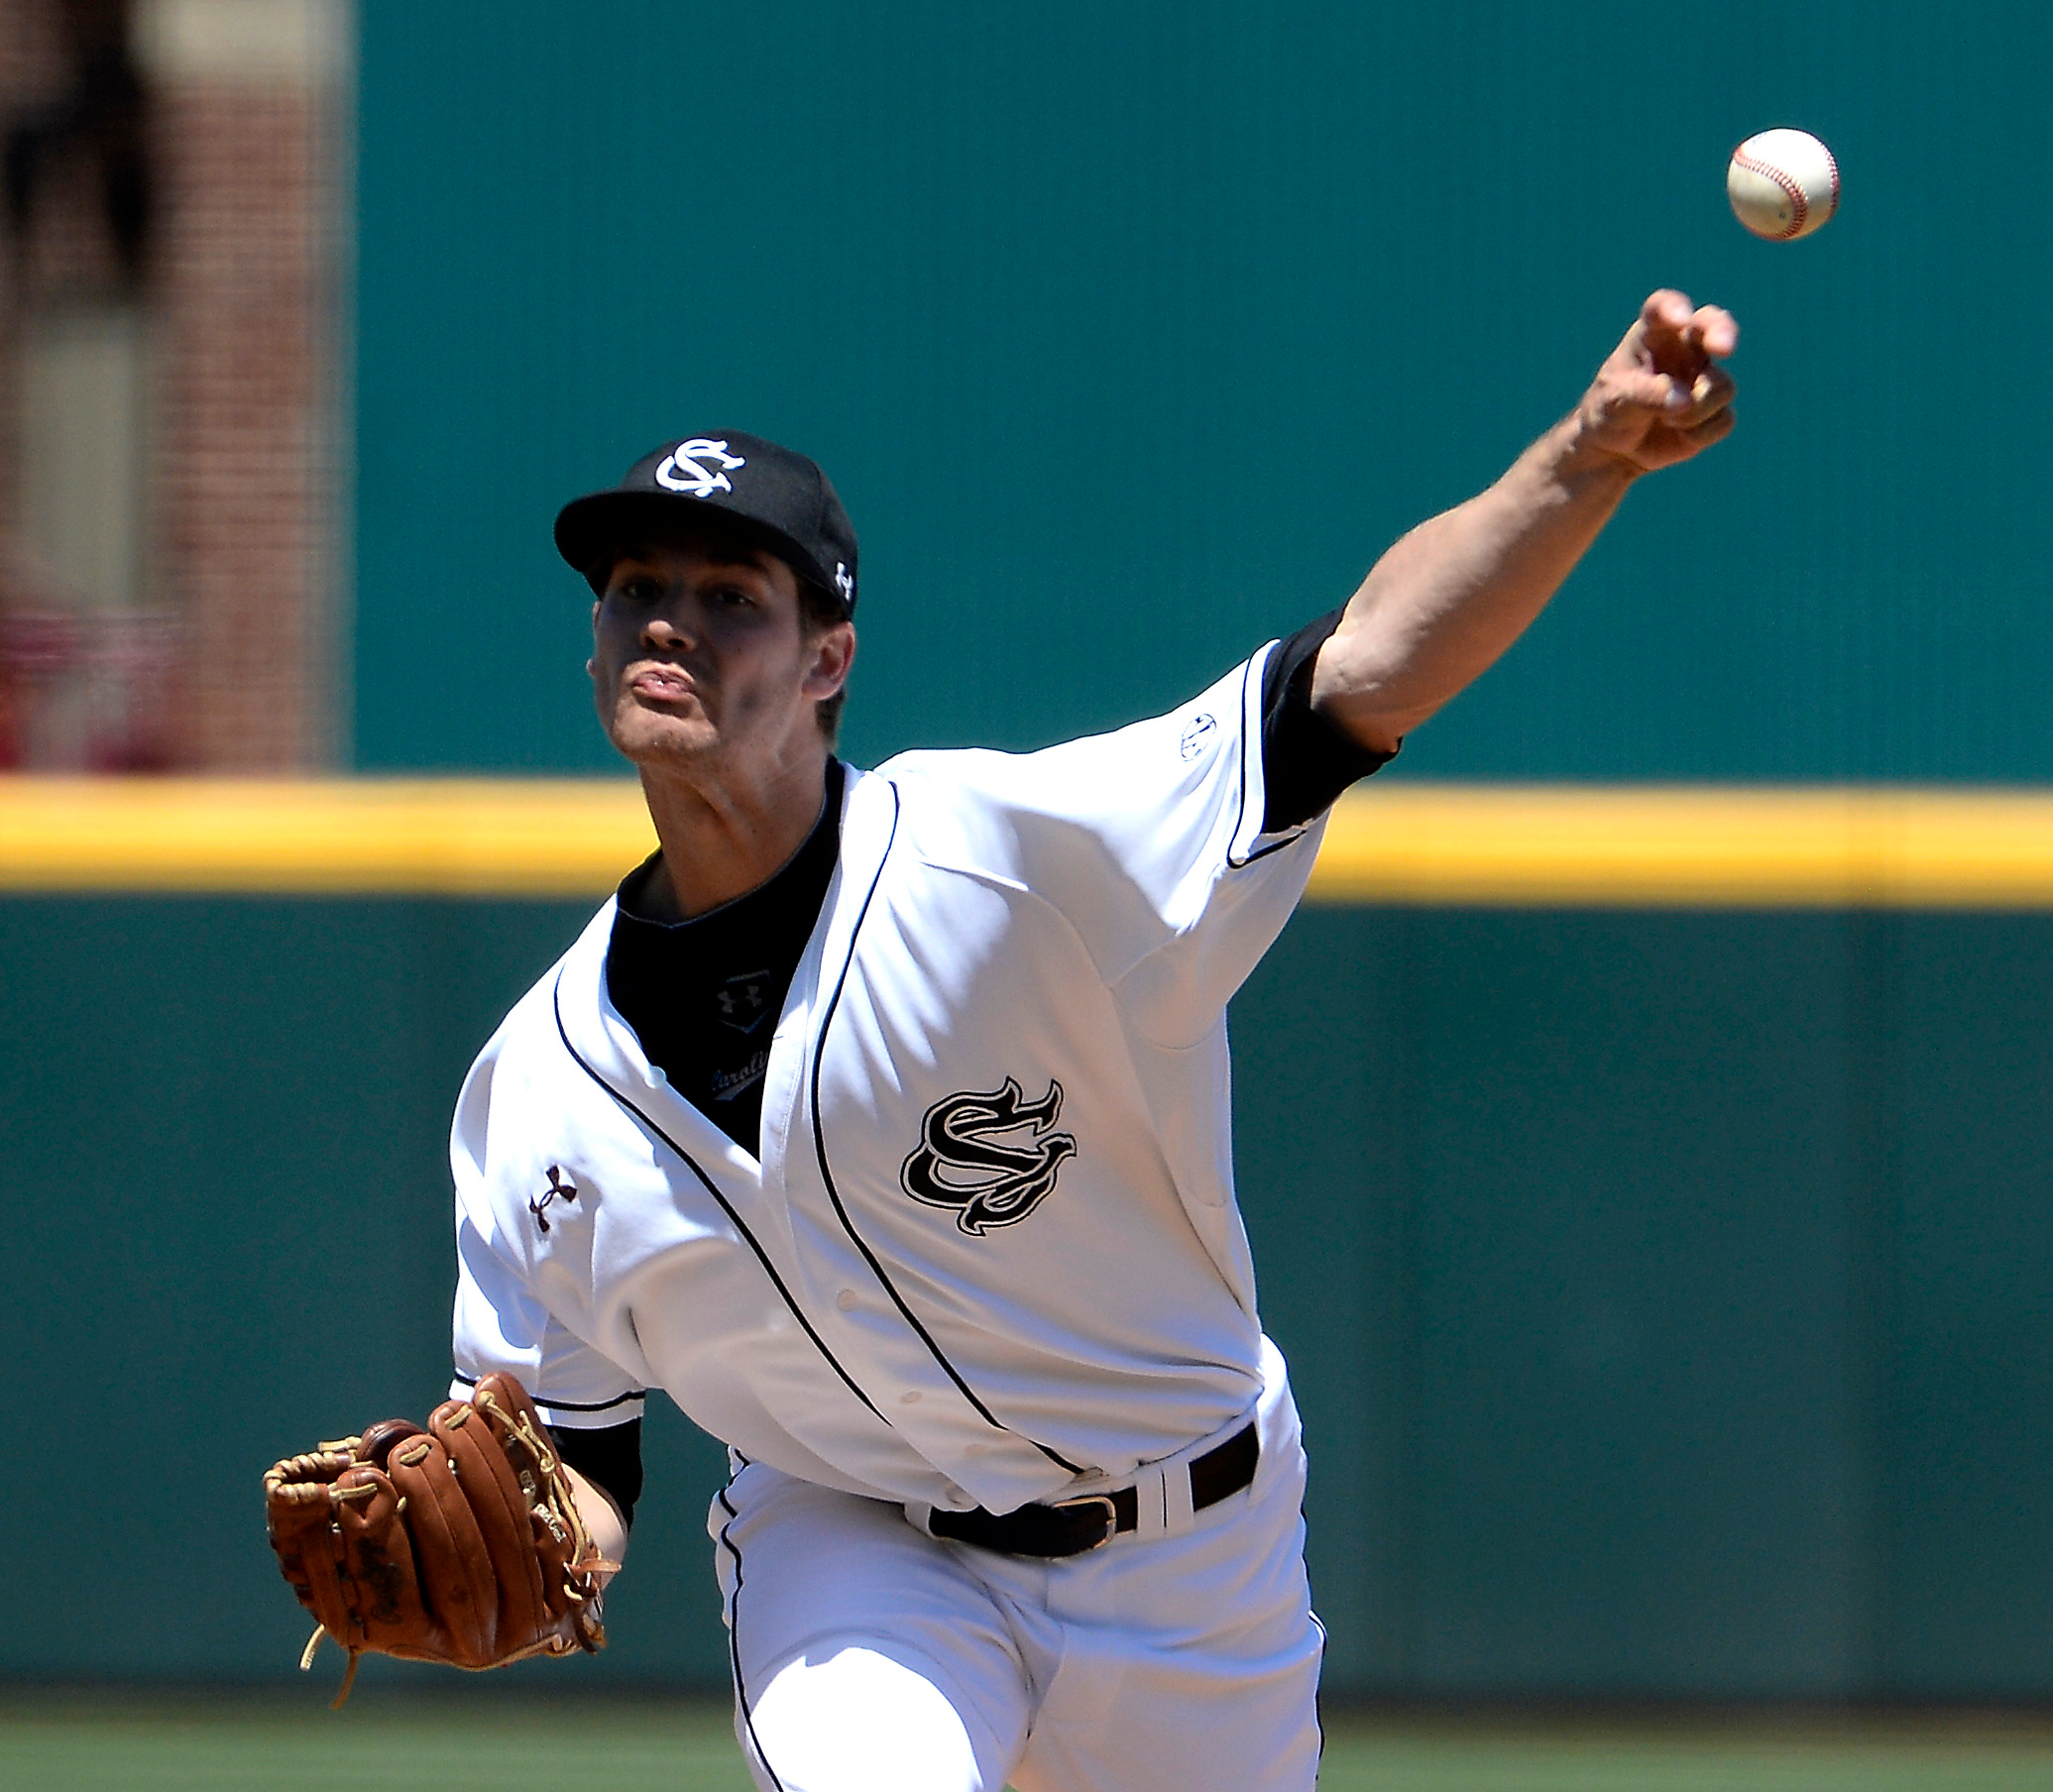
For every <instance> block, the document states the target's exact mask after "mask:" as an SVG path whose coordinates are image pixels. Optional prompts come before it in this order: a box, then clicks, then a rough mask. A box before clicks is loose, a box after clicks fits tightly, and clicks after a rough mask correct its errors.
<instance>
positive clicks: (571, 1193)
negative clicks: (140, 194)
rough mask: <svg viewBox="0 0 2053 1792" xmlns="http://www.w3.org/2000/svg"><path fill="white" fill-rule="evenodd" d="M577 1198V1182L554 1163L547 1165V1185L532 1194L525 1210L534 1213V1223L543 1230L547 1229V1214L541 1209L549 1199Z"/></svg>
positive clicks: (567, 1199)
mask: <svg viewBox="0 0 2053 1792" xmlns="http://www.w3.org/2000/svg"><path fill="white" fill-rule="evenodd" d="M576 1199H577V1184H576V1183H575V1182H573V1181H572V1180H571V1179H570V1178H569V1177H568V1176H565V1175H564V1174H563V1172H562V1171H561V1170H560V1169H559V1168H558V1167H557V1166H556V1165H554V1164H551V1165H550V1166H549V1185H548V1186H547V1187H546V1188H544V1189H543V1190H542V1191H541V1193H539V1194H537V1195H533V1196H531V1197H530V1198H529V1200H528V1202H527V1211H528V1212H529V1213H531V1214H533V1215H534V1223H535V1224H536V1225H537V1226H539V1227H540V1228H541V1229H542V1230H543V1231H544V1232H546V1231H547V1230H548V1229H549V1219H548V1215H547V1214H545V1213H544V1212H543V1211H542V1209H543V1208H544V1207H546V1206H547V1205H548V1204H549V1203H550V1202H551V1201H556V1200H563V1201H574V1200H576Z"/></svg>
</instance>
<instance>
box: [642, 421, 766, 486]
mask: <svg viewBox="0 0 2053 1792" xmlns="http://www.w3.org/2000/svg"><path fill="white" fill-rule="evenodd" d="M701 461H718V462H719V463H720V468H721V471H719V472H715V471H714V470H713V469H711V468H709V467H702V466H700V465H699V463H700V462H701ZM747 465H748V463H747V462H746V461H744V460H743V459H741V456H740V455H736V454H730V453H728V451H727V444H726V443H725V442H709V441H707V440H706V439H705V438H704V437H703V436H701V437H699V438H697V439H695V440H693V441H689V442H679V443H678V444H677V446H676V447H675V448H673V449H671V450H670V452H669V453H668V454H667V455H665V456H664V457H663V461H662V464H661V465H660V466H658V467H657V468H656V484H657V485H659V486H661V487H662V488H663V490H664V491H666V492H682V493H683V494H684V495H685V497H687V498H711V497H712V496H713V494H714V493H716V492H732V491H733V490H734V489H735V482H734V481H733V480H731V479H729V478H728V475H729V474H730V473H733V472H735V471H736V470H737V469H739V468H741V467H745V466H747Z"/></svg>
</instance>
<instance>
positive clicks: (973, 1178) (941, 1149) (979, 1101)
mask: <svg viewBox="0 0 2053 1792" xmlns="http://www.w3.org/2000/svg"><path fill="white" fill-rule="evenodd" d="M1061 1113H1062V1084H1061V1083H1059V1082H1057V1081H1056V1080H1055V1079H1054V1078H1053V1077H1050V1078H1049V1080H1048V1093H1047V1094H1045V1095H1043V1096H1042V1097H1041V1099H1040V1100H1039V1101H1029V1100H1027V1098H1026V1095H1025V1093H1024V1092H1023V1091H1022V1090H1021V1088H1020V1086H1019V1084H1018V1083H1017V1082H1015V1081H1013V1079H1012V1078H1011V1077H1009V1076H1008V1077H1006V1078H1005V1084H1004V1086H1003V1087H1002V1088H997V1089H992V1090H990V1091H989V1092H988V1093H984V1092H980V1091H977V1090H973V1089H965V1090H963V1091H962V1092H961V1093H960V1094H955V1095H949V1096H947V1097H945V1098H944V1099H942V1100H940V1101H937V1102H935V1104H934V1105H933V1106H932V1107H930V1108H929V1109H928V1110H927V1117H926V1118H925V1119H924V1120H923V1121H921V1122H920V1135H921V1139H920V1148H919V1150H917V1151H916V1152H914V1153H913V1154H912V1156H911V1157H909V1158H907V1159H906V1160H905V1163H904V1166H903V1167H902V1168H901V1169H900V1170H899V1172H898V1181H899V1185H900V1186H901V1187H903V1188H904V1190H905V1192H906V1193H907V1194H909V1195H911V1196H912V1198H913V1199H914V1200H916V1201H924V1202H925V1203H926V1204H927V1205H928V1206H930V1207H951V1208H953V1209H955V1215H956V1224H957V1225H959V1226H960V1227H962V1229H963V1230H964V1231H965V1232H967V1233H969V1236H970V1237H971V1238H981V1237H982V1236H983V1235H984V1233H985V1232H986V1231H988V1230H989V1229H990V1228H991V1227H992V1226H1013V1225H1017V1224H1018V1223H1019V1222H1020V1221H1021V1220H1023V1219H1025V1218H1026V1216H1027V1215H1028V1214H1029V1213H1031V1212H1033V1210H1034V1209H1035V1208H1036V1207H1038V1206H1039V1205H1040V1204H1041V1202H1042V1201H1043V1200H1044V1199H1045V1198H1046V1197H1047V1194H1048V1192H1049V1190H1050V1189H1052V1188H1053V1187H1054V1186H1055V1178H1056V1176H1057V1175H1058V1174H1059V1173H1060V1171H1061V1170H1062V1167H1063V1165H1064V1164H1066V1163H1067V1162H1068V1161H1069V1160H1070V1159H1071V1158H1074V1157H1075V1156H1076V1155H1077V1141H1076V1140H1075V1139H1074V1138H1072V1137H1071V1136H1070V1135H1069V1134H1068V1133H1059V1132H1056V1131H1054V1130H1053V1128H1054V1126H1055V1122H1056V1118H1057V1116H1058V1115H1060V1114H1061ZM1008 1134H1015V1135H1016V1134H1025V1135H1026V1136H1025V1137H1024V1138H1017V1137H1015V1138H1012V1139H1010V1140H1008V1139H1007V1137H1006V1135H1008Z"/></svg>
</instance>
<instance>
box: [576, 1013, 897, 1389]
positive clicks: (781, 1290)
mask: <svg viewBox="0 0 2053 1792" xmlns="http://www.w3.org/2000/svg"><path fill="white" fill-rule="evenodd" d="M549 1002H550V1006H551V1008H552V1009H553V1010H554V1013H555V1016H556V1037H557V1038H558V1039H560V1040H561V1041H562V1042H563V1049H564V1051H566V1052H568V1053H569V1054H570V1057H571V1061H572V1062H573V1063H574V1064H576V1065H577V1067H578V1068H579V1069H581V1070H582V1071H584V1073H585V1074H586V1075H587V1076H589V1077H591V1079H592V1080H593V1081H594V1082H596V1083H597V1084H598V1085H599V1086H600V1087H601V1088H602V1089H604V1090H605V1091H606V1092H607V1093H608V1094H609V1095H611V1096H612V1097H613V1098H614V1100H616V1101H617V1102H619V1103H620V1105H621V1106H622V1107H624V1108H626V1109H627V1112H628V1113H630V1114H632V1115H633V1116H634V1118H635V1119H637V1120H639V1121H640V1122H641V1124H642V1125H643V1126H645V1127H647V1128H648V1130H649V1131H650V1132H652V1133H653V1134H655V1136H656V1137H657V1138H658V1139H660V1140H662V1142H663V1143H664V1144H665V1145H667V1146H668V1147H669V1148H670V1149H671V1150H672V1151H673V1152H675V1153H676V1154H677V1156H678V1158H679V1159H680V1160H681V1161H682V1162H683V1163H684V1164H685V1166H686V1167H687V1168H688V1169H689V1170H690V1171H691V1173H692V1175H693V1176H697V1177H698V1178H699V1180H700V1182H702V1183H703V1184H704V1185H705V1189H706V1192H707V1193H708V1194H710V1195H711V1196H712V1197H713V1198H714V1199H715V1200H716V1201H718V1202H719V1203H720V1210H721V1212H723V1213H725V1214H726V1215H727V1216H728V1218H729V1219H730V1220H731V1221H733V1222H734V1227H735V1230H736V1231H737V1232H739V1233H741V1236H742V1238H743V1239H745V1240H746V1241H747V1245H748V1248H749V1250H751V1251H753V1252H754V1253H755V1261H756V1262H757V1263H759V1264H761V1265H762V1272H763V1274H764V1275H765V1276H767V1277H768V1278H769V1279H770V1283H771V1286H772V1287H774V1288H776V1290H777V1293H778V1296H779V1297H780V1298H781V1299H782V1300H783V1302H784V1304H785V1305H786V1306H787V1307H789V1308H790V1309H791V1316H792V1317H793V1318H794V1319H796V1320H797V1321H798V1322H799V1325H800V1326H801V1327H802V1328H803V1330H804V1331H805V1334H806V1336H807V1337H809V1338H810V1339H812V1341H813V1348H814V1349H815V1350H817V1351H818V1352H819V1353H820V1354H821V1355H822V1356H823V1357H825V1358H826V1359H827V1366H828V1367H829V1368H830V1369H832V1370H833V1371H834V1373H835V1374H836V1375H838V1376H840V1377H841V1379H842V1384H843V1386H844V1387H846V1388H847V1389H848V1391H849V1392H850V1393H851V1394H853V1395H854V1396H855V1398H856V1399H857V1400H860V1401H861V1402H862V1403H863V1405H864V1406H866V1407H867V1408H868V1409H869V1410H870V1411H871V1412H873V1413H876V1416H877V1417H878V1418H879V1419H881V1420H882V1421H883V1423H884V1424H886V1425H889V1424H890V1423H891V1421H890V1420H889V1419H888V1418H885V1417H884V1415H883V1413H881V1412H878V1411H877V1406H876V1402H875V1401H874V1400H871V1399H870V1398H869V1396H868V1395H866V1394H864V1393H863V1392H862V1390H861V1389H860V1388H858V1387H857V1386H856V1385H855V1378H854V1377H853V1376H851V1375H850V1374H849V1372H848V1371H847V1370H846V1369H844V1368H843V1367H842V1366H841V1363H840V1362H839V1360H837V1358H836V1357H835V1354H834V1352H833V1351H831V1350H829V1349H828V1348H827V1340H826V1339H825V1338H823V1337H821V1335H820V1334H819V1333H818V1332H817V1331H815V1330H814V1329H813V1322H812V1321H811V1320H810V1319H808V1318H807V1317H806V1315H805V1313H804V1311H803V1310H802V1309H801V1308H800V1306H799V1304H798V1302H797V1301H796V1300H794V1299H793V1298H792V1297H791V1290H790V1289H789V1288H786V1287H785V1286H784V1278H783V1277H781V1276H779V1275H778V1274H777V1269H776V1266H775V1265H774V1264H773V1263H771V1262H770V1259H769V1254H768V1253H767V1252H766V1251H764V1250H763V1248H762V1246H761V1245H760V1244H758V1243H757V1242H756V1239H755V1234H754V1233H753V1232H751V1231H749V1230H748V1228H747V1226H746V1225H745V1224H744V1223H743V1222H742V1219H741V1215H740V1214H739V1213H737V1212H736V1211H735V1209H734V1207H733V1206H732V1205H731V1204H730V1203H729V1201H728V1198H727V1196H726V1195H724V1194H722V1193H721V1192H720V1186H719V1184H718V1183H716V1182H715V1181H714V1180H713V1178H712V1177H711V1176H708V1175H707V1174H706V1173H705V1172H704V1171H703V1170H701V1169H700V1168H699V1164H698V1160H697V1159H696V1158H694V1157H693V1156H692V1155H691V1153H690V1152H688V1151H686V1150H685V1149H684V1147H683V1146H682V1145H680V1144H678V1143H677V1141H676V1140H675V1139H673V1138H671V1137H670V1135H669V1134H668V1133H666V1132H665V1131H664V1130H663V1129H662V1128H661V1127H660V1126H658V1125H657V1124H656V1123H655V1122H654V1121H653V1120H652V1119H650V1118H649V1117H648V1115H646V1114H645V1113H643V1112H642V1111H641V1109H639V1108H638V1107H636V1106H635V1105H634V1104H633V1102H631V1101H629V1100H628V1099H627V1096H625V1095H623V1094H622V1093H621V1092H620V1090H619V1089H617V1088H615V1087H614V1086H613V1084H612V1083H610V1082H608V1081H607V1080H606V1078H605V1077H604V1076H602V1075H600V1074H599V1072H598V1071H597V1070H595V1069H594V1068H593V1067H592V1066H591V1065H590V1064H587V1063H586V1062H585V1060H584V1057H583V1055H582V1054H581V1053H580V1052H579V1051H578V1049H577V1047H575V1046H574V1045H572V1044H571V1043H570V1033H569V1031H568V1029H566V1028H565V1027H564V1025H563V978H562V974H561V973H560V972H559V973H558V974H557V978H556V983H555V987H554V988H552V989H551V990H550V991H549Z"/></svg>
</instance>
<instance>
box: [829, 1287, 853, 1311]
mask: <svg viewBox="0 0 2053 1792" xmlns="http://www.w3.org/2000/svg"><path fill="white" fill-rule="evenodd" d="M834 1303H835V1305H836V1306H838V1307H840V1308H841V1309H842V1311H843V1312H845V1313H853V1312H854V1311H855V1289H854V1288H843V1289H842V1291H841V1292H840V1293H839V1294H837V1295H835V1297H834Z"/></svg>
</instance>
